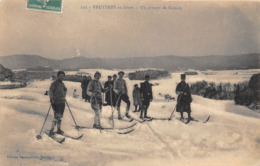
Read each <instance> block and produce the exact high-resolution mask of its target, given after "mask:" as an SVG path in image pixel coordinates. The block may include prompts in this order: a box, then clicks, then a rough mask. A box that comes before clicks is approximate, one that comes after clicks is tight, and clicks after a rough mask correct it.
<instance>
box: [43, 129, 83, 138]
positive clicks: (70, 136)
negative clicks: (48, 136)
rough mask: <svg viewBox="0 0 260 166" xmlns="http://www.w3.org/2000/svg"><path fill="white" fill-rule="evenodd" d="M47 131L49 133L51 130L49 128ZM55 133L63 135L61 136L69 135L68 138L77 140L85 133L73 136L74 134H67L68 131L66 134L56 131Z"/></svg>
mask: <svg viewBox="0 0 260 166" xmlns="http://www.w3.org/2000/svg"><path fill="white" fill-rule="evenodd" d="M46 132H47V133H49V132H50V130H47V131H46ZM54 133H55V135H61V136H64V138H65V137H67V138H70V139H75V140H78V139H81V138H82V137H83V134H81V135H79V136H72V135H69V134H66V133H64V134H59V133H57V132H54ZM55 135H54V136H55Z"/></svg>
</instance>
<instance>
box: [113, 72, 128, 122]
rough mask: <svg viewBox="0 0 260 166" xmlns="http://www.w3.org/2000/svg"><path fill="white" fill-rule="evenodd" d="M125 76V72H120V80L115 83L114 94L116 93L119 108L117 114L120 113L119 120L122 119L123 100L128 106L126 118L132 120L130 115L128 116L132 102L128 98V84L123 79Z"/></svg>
mask: <svg viewBox="0 0 260 166" xmlns="http://www.w3.org/2000/svg"><path fill="white" fill-rule="evenodd" d="M124 74H125V73H124V72H123V71H120V72H118V76H119V78H118V79H117V80H116V81H115V82H114V89H113V90H114V92H115V93H116V99H117V100H116V108H117V112H118V119H122V117H121V113H120V103H121V100H123V101H124V102H125V103H126V104H127V106H126V113H125V116H126V117H127V118H131V117H130V115H129V114H128V112H129V109H130V100H129V97H128V92H127V86H126V82H125V80H124V79H123V76H124Z"/></svg>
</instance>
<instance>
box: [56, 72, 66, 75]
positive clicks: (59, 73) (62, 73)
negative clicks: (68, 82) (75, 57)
mask: <svg viewBox="0 0 260 166" xmlns="http://www.w3.org/2000/svg"><path fill="white" fill-rule="evenodd" d="M60 74H63V75H65V73H64V71H58V73H57V76H59V75H60Z"/></svg>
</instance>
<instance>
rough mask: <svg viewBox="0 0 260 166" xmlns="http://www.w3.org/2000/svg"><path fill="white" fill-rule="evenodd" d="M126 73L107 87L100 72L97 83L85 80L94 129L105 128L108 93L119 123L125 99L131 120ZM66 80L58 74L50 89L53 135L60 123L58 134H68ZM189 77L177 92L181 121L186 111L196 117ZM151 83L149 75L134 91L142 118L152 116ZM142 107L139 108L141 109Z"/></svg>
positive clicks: (135, 103)
mask: <svg viewBox="0 0 260 166" xmlns="http://www.w3.org/2000/svg"><path fill="white" fill-rule="evenodd" d="M124 74H125V73H124V72H123V71H119V72H118V78H117V75H113V80H112V77H111V76H108V81H107V82H105V85H104V88H103V87H102V84H101V83H100V81H99V79H100V78H101V73H100V72H98V71H97V72H96V73H95V74H94V79H93V80H92V79H91V77H84V78H83V82H82V84H81V87H82V98H83V99H85V100H86V101H89V102H90V104H91V108H92V109H93V110H94V112H95V116H94V124H93V128H96V129H102V126H101V123H100V113H101V110H102V106H103V97H102V93H105V96H106V98H105V101H106V105H110V106H111V107H112V108H113V107H114V108H116V110H117V112H118V119H119V120H121V119H122V118H123V117H122V116H121V112H120V105H121V100H123V101H124V102H125V103H126V105H127V106H126V112H125V117H127V118H131V116H130V115H129V110H130V100H129V95H128V88H127V85H126V81H125V80H124V79H123V77H124ZM64 77H65V73H64V72H63V71H59V72H58V73H57V79H56V80H55V81H54V82H53V83H52V84H51V86H50V89H49V97H50V102H51V105H52V108H53V110H54V119H53V122H52V126H51V130H50V132H49V135H50V136H52V135H54V134H55V133H54V128H55V126H56V124H57V133H59V134H63V133H64V132H63V131H62V130H61V121H62V117H63V112H64V109H65V105H66V94H67V88H66V86H65V85H64V83H63V78H64ZM185 78H186V76H185V75H184V74H182V75H181V80H182V81H181V82H180V83H179V84H178V85H177V87H176V93H177V94H178V99H177V106H176V111H177V112H180V115H181V120H184V118H183V112H187V113H188V118H189V119H190V120H192V119H193V118H192V117H191V115H190V113H191V109H190V103H191V102H192V98H191V93H190V89H189V85H188V84H187V83H186V82H185ZM149 80H150V76H149V75H146V76H145V81H144V82H142V83H140V88H139V87H138V85H137V84H135V85H134V89H133V101H134V106H135V110H134V112H140V118H141V119H149V118H150V117H149V116H147V110H148V108H149V105H150V102H152V100H153V92H152V86H153V84H151V83H149ZM138 106H139V108H138V109H137V107H138Z"/></svg>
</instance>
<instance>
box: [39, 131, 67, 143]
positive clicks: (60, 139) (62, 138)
mask: <svg viewBox="0 0 260 166" xmlns="http://www.w3.org/2000/svg"><path fill="white" fill-rule="evenodd" d="M44 133H45V134H46V135H47V136H48V137H49V138H51V139H53V140H54V141H56V142H58V143H60V144H62V143H63V142H64V141H65V137H61V138H57V137H56V136H55V135H53V136H49V131H45V132H44Z"/></svg>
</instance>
